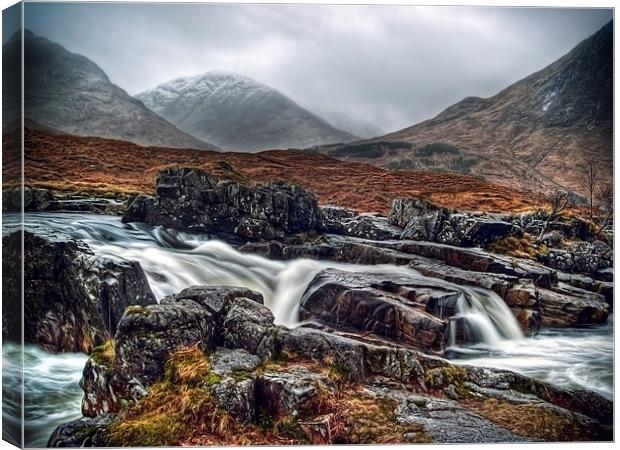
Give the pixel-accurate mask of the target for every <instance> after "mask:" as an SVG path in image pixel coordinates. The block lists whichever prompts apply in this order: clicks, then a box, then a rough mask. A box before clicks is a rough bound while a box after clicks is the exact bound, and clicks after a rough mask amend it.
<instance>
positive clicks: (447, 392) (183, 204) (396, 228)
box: [3, 169, 613, 446]
mask: <svg viewBox="0 0 620 450" xmlns="http://www.w3.org/2000/svg"><path fill="white" fill-rule="evenodd" d="M156 191H157V196H156V197H145V196H140V197H137V198H132V199H129V200H128V202H127V203H126V204H125V205H120V203H119V205H120V206H118V205H117V203H118V202H117V203H114V202H113V203H114V205H115V206H114V207H113V208H112V209H104V210H100V209H98V208H99V207H96V208H95V207H93V208H95V209H97V211H94V210H92V209H88V208H86V210H87V211H89V212H90V213H92V212H99V213H101V212H107V213H110V212H117V213H120V212H124V215H123V217H122V222H124V223H125V224H126V225H123V224H121V223H120V222H119V219H118V218H116V219H115V218H112V217H109V216H100V217H101V218H100V219H97V220H91V219H89V217H94V216H92V215H91V216H89V215H73V214H70V213H66V212H59V211H63V210H64V211H66V210H72V211H75V209H72V208H74V206H69V207H66V208H65V207H63V206H59V205H60V204H59V203H58V201H57V200H55V199H56V196H55V194H53V193H49V194H47V193H42V192H30V194H29V195H30V196H31V198H33V199H34V200H32V201H31V202H30V203H28V205H29V206H28V209H29V210H31V211H34V212H33V213H32V214H27V218H30V219H27V220H26V232H25V235H24V236H25V240H24V247H25V252H26V253H25V255H26V261H29V263H28V264H26V269H27V270H26V274H25V275H26V278H27V280H28V281H30V283H28V284H27V286H28V289H29V291H28V298H32V302H30V304H29V305H27V306H28V307H27V308H26V310H25V314H26V322H27V323H28V324H29V329H28V330H27V333H26V339H27V341H28V342H31V343H33V344H37V345H39V346H41V347H43V348H45V349H47V350H51V351H85V352H87V353H90V355H91V356H90V358H89V360H88V362H87V363H86V366H85V368H84V371H83V376H82V379H81V381H80V386H81V387H82V389H83V392H84V397H83V401H82V413H83V415H84V418H82V419H78V420H76V421H73V422H70V423H67V424H64V425H61V426H59V427H58V428H57V429H56V430H54V432H53V435H52V436H51V438H50V440H49V445H51V446H61V445H62V446H67V445H68V446H78V445H96V446H100V445H177V444H193V445H209V444H247V443H265V444H277V443H299V444H301V443H387V442H509V441H530V440H534V441H538V440H551V441H553V440H610V439H611V437H612V425H611V424H612V413H611V411H612V402H611V401H610V395H608V393H609V392H610V391H607V390H606V389H601V388H600V386H596V387H594V386H593V389H594V390H588V389H586V388H585V387H587V386H581V385H579V383H575V382H573V383H570V382H564V381H558V382H555V381H556V380H558V379H556V378H554V377H544V376H540V374H539V373H535V372H530V373H528V374H529V375H534V378H530V377H529V376H528V375H526V374H524V373H519V368H518V367H515V369H516V371H513V370H507V369H509V368H510V367H511V366H510V364H509V363H508V364H507V366H506V365H505V366H504V367H501V366H498V365H497V364H491V363H488V361H487V362H485V361H484V358H483V357H482V356H484V357H486V355H487V354H490V355H492V350H491V351H490V353H484V354H482V355H481V354H478V356H481V357H480V358H478V359H469V360H466V359H463V356H462V355H463V349H465V350H468V349H469V350H468V351H480V349H486V350H484V351H488V349H493V348H495V349H498V348H508V347H509V346H510V344H511V343H515V342H522V343H523V344H524V345H530V346H532V348H535V346H536V340H535V338H532V337H528V336H532V335H534V336H535V335H536V333H537V332H538V331H539V330H542V332H540V334H542V335H544V334H545V332H546V330H548V329H552V328H549V327H556V328H553V329H558V328H557V327H569V328H567V329H568V330H570V329H572V328H571V327H588V326H603V325H602V324H605V323H606V322H607V320H608V317H609V315H610V313H611V311H612V308H613V269H612V267H613V252H612V250H611V247H610V246H609V244H608V243H607V242H605V236H604V235H601V234H600V233H596V232H595V230H594V229H593V228H592V227H591V226H589V224H588V223H587V222H585V221H582V220H581V219H578V218H574V217H573V218H568V219H563V220H561V221H558V222H554V223H552V224H546V218H545V217H544V214H543V213H538V212H537V213H531V214H521V215H501V216H500V215H488V214H474V213H464V212H459V211H452V210H447V209H445V208H440V207H437V206H435V205H432V204H430V203H428V202H425V201H424V200H420V199H398V200H395V201H394V204H393V208H392V211H391V213H390V214H389V216H388V217H381V216H378V215H373V214H359V213H357V212H355V211H352V210H346V209H342V208H337V207H329V206H319V205H318V204H317V201H316V198H314V196H313V195H312V193H310V192H307V191H304V190H303V189H301V188H299V187H296V186H292V185H286V184H282V183H273V184H268V185H261V186H250V185H241V184H239V183H236V182H234V181H230V180H218V179H216V178H214V177H212V176H211V175H209V174H208V173H205V172H201V171H199V170H196V169H166V170H165V171H163V172H162V173H161V174H160V177H159V178H158V182H157V189H156ZM11 195H15V194H9V195H5V196H4V198H3V200H4V202H3V203H4V204H5V207H6V206H7V205H9V204H10V202H11V198H12V197H11ZM78 203H80V204H88V202H87V201H86V202H79V201H78ZM67 204H68V205H73V204H74V203H67ZM106 204H107V203H106ZM108 207H109V206H106V208H108ZM9 209H10V208H9ZM18 241H19V236H18V235H17V234H15V233H12V232H11V230H10V228H9V229H5V230H4V236H3V244H4V247H5V252H9V253H7V254H10V252H11V251H12V250H11V249H17V248H18V243H19V242H18ZM514 242H518V243H519V244H520V246H521V247H520V248H521V249H523V248H526V249H527V250H528V251H529V254H524V255H523V256H527V258H525V257H518V256H515V255H514V253H511V252H510V251H504V250H505V249H506V248H508V247H509V246H508V245H507V244H509V243H514ZM526 244H527V247H526ZM513 247H514V246H513ZM493 250H495V252H493ZM498 251H503V254H502V253H498ZM506 253H508V254H506ZM7 254H5V256H6V255H7ZM8 260H11V258H9V259H8ZM5 261H7V259H6V258H5ZM240 261H243V264H240V263H239V262H240ZM7 273H11V272H10V271H8V272H7ZM5 277H6V276H5ZM11 280H12V279H11V278H10V276H9V278H8V282H7V283H5V285H4V286H3V290H4V292H3V296H5V298H10V297H11V296H15V295H17V294H18V292H17V289H18V280H12V281H11ZM50 293H52V294H53V295H50ZM3 304H6V302H5V303H3ZM9 305H10V304H9ZM7 312H9V313H10V312H11V311H7ZM3 317H7V314H4V315H3ZM59 330H60V331H59ZM15 332H16V331H15V330H14V329H13V328H12V324H11V323H3V334H4V336H5V337H6V338H9V339H10V338H11V337H13V336H14V335H15ZM608 339H610V340H611V336H609V337H608ZM534 351H535V350H534ZM559 351H560V352H561V349H559ZM455 352H456V353H455ZM459 352H460V353H459ZM457 353H459V355H460V356H459V359H458V360H452V359H451V358H453V357H454V355H456V354H457ZM489 358H492V356H489ZM609 358H611V356H609ZM468 361H469V362H470V363H473V364H477V365H471V364H467V362H468ZM463 363H465V364H463ZM522 372H523V371H522ZM550 381H551V383H550ZM573 381H574V380H573ZM595 391H596V392H595ZM447 430H449V431H447Z"/></svg>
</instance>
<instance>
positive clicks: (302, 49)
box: [5, 3, 612, 131]
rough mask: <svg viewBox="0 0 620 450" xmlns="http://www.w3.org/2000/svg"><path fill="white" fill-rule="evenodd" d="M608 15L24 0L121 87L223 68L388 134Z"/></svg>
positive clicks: (550, 51)
mask: <svg viewBox="0 0 620 450" xmlns="http://www.w3.org/2000/svg"><path fill="white" fill-rule="evenodd" d="M611 18H612V11H611V10H609V9H606V10H605V9H598V10H595V9H561V10H560V9H538V8H537V9H527V8H483V7H407V6H324V5H231V4H220V5H197V4H193V5H192V4H159V5H157V4H110V3H108V4H59V3H56V4H36V3H29V4H26V16H25V23H26V27H27V28H28V29H30V30H31V31H33V32H34V33H36V34H39V35H43V36H45V37H47V38H49V39H51V40H53V41H56V42H58V43H60V44H61V45H63V46H64V47H66V48H67V49H68V50H70V51H72V52H75V53H81V54H83V55H86V56H87V57H89V58H90V59H92V60H93V61H95V62H96V63H97V64H98V65H99V66H101V67H102V68H103V70H105V72H106V73H107V74H108V76H109V77H110V79H111V80H112V81H113V82H114V83H116V84H118V85H119V86H121V87H122V88H124V89H125V90H127V91H128V92H129V93H130V94H136V93H138V92H141V91H143V90H145V89H148V88H151V87H154V86H156V85H157V84H159V83H163V82H165V81H168V80H170V79H172V78H175V77H181V76H187V75H196V74H200V73H203V72H207V71H209V70H228V71H235V72H239V73H243V74H244V75H247V76H249V77H252V78H254V79H256V80H259V81H261V82H263V83H266V84H268V85H271V86H273V87H275V88H277V89H279V90H280V91H282V92H283V93H284V94H286V95H288V96H289V97H290V98H292V99H293V100H295V101H297V102H298V103H300V104H301V105H302V106H304V107H306V108H307V109H309V110H311V111H312V112H315V113H317V114H319V115H322V116H323V117H325V118H326V119H328V120H330V121H332V122H334V123H335V124H336V125H342V123H343V122H346V121H354V122H357V123H368V124H375V125H377V126H379V127H380V128H382V129H383V130H385V131H391V130H396V129H399V128H403V127H405V126H409V125H411V124H413V123H416V122H419V121H421V120H424V119H427V118H430V117H432V116H434V115H435V114H437V113H439V112H440V111H441V110H443V109H444V108H446V107H447V106H449V105H451V104H452V103H454V102H456V101H459V100H461V99H462V98H464V97H466V96H470V95H476V96H482V97H485V96H490V95H493V94H495V93H496V92H498V91H499V90H501V89H502V88H504V87H506V86H508V85H509V84H511V83H513V82H515V81H517V80H519V79H521V78H523V77H524V76H526V75H529V74H530V73H532V72H534V71H536V70H539V69H541V68H543V67H544V66H546V65H547V64H549V63H551V62H552V61H554V60H555V59H557V58H559V57H560V56H562V55H563V54H565V53H566V52H568V51H569V50H570V49H571V48H572V47H574V46H575V45H576V44H577V43H579V42H580V41H581V40H582V39H584V38H586V37H587V36H589V35H590V34H592V33H594V32H595V31H596V30H598V29H599V28H600V27H601V26H603V25H604V24H605V23H606V22H607V21H609V20H610V19H611ZM5 35H6V33H5Z"/></svg>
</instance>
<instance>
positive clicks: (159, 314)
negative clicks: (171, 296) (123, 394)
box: [115, 300, 215, 386]
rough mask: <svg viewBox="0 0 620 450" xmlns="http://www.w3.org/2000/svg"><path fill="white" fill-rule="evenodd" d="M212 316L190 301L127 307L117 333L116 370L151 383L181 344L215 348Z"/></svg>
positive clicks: (123, 374)
mask: <svg viewBox="0 0 620 450" xmlns="http://www.w3.org/2000/svg"><path fill="white" fill-rule="evenodd" d="M214 334H215V328H214V322H213V316H212V315H211V313H209V311H207V310H206V309H205V308H203V307H201V306H200V305H199V304H197V303H195V302H193V301H191V300H182V301H178V302H176V303H174V304H163V305H149V306H134V307H131V308H127V310H126V311H125V314H124V315H123V317H122V319H121V321H120V323H119V325H118V331H117V333H116V336H115V341H116V367H115V369H116V371H117V373H118V374H119V375H120V376H121V377H122V378H123V379H125V380H131V379H136V380H138V381H139V383H140V384H142V385H144V386H148V385H150V384H152V383H154V382H155V381H157V380H159V379H160V378H161V376H162V375H163V373H164V364H165V362H166V360H167V359H168V357H169V355H170V354H171V353H173V352H174V351H175V350H178V349H180V348H182V347H189V346H193V345H199V346H200V347H201V348H203V349H209V348H212V347H213V341H214Z"/></svg>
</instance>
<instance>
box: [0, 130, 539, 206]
mask: <svg viewBox="0 0 620 450" xmlns="http://www.w3.org/2000/svg"><path fill="white" fill-rule="evenodd" d="M8 139H9V140H10V139H11V137H10V136H9V137H8ZM25 139H26V144H27V146H28V152H27V153H26V155H25V156H26V159H25V168H26V171H27V173H28V184H29V185H31V186H38V187H45V188H53V189H58V190H62V191H74V190H79V191H81V192H92V193H98V194H99V195H111V194H126V195H127V194H136V193H147V194H153V193H154V192H153V189H154V186H155V178H156V177H157V175H158V173H159V171H160V170H161V169H162V168H163V167H167V166H178V165H191V166H194V167H202V168H203V169H206V170H209V171H210V172H212V173H214V174H216V175H218V176H221V177H225V178H231V179H236V180H239V181H242V182H244V183H264V182H268V181H272V180H283V181H288V182H292V183H296V184H298V185H300V186H303V187H305V188H307V189H310V190H312V191H313V192H314V193H315V194H316V195H317V196H318V199H319V202H320V203H322V204H331V205H337V206H343V207H349V208H354V209H356V210H358V211H361V212H380V213H383V214H387V212H388V211H389V210H390V205H391V202H392V200H393V199H394V198H398V197H407V196H415V197H424V198H428V199H429V200H431V201H433V202H435V203H437V204H440V205H444V206H447V207H452V208H457V209H462V210H482V211H496V212H505V211H515V210H517V211H518V210H522V209H531V208H532V207H533V205H537V204H540V203H539V202H540V199H539V198H536V197H533V196H530V195H524V194H523V193H521V192H517V191H515V190H513V189H509V188H506V187H503V186H499V185H497V184H494V183H490V182H488V181H485V180H482V179H479V178H475V177H469V176H466V175H460V174H453V173H436V172H428V171H423V172H413V171H407V172H393V171H388V170H385V169H381V168H379V167H374V166H372V165H369V164H360V163H355V162H347V161H339V160H337V159H335V158H331V157H328V156H326V155H321V154H316V153H313V152H309V151H285V150H273V151H265V152H259V153H241V152H216V151H205V150H181V149H169V148H145V147H139V146H137V145H134V144H131V143H129V142H123V141H116V140H110V139H102V138H96V137H79V136H73V135H61V134H53V133H50V132H49V131H47V130H41V129H33V128H30V127H27V128H26V133H25ZM68 154H69V155H71V156H72V158H73V161H74V162H72V163H71V164H67V155H68ZM18 164H19V160H15V161H12V162H10V163H9V164H5V169H6V170H7V171H9V172H11V171H16V170H18V167H19V166H18ZM118 180H123V182H122V183H119V182H118Z"/></svg>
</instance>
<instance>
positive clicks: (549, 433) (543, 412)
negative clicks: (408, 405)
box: [464, 398, 605, 441]
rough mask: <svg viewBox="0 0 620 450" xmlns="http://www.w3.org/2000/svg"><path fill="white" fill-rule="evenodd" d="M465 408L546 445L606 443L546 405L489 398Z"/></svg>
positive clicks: (472, 401)
mask: <svg viewBox="0 0 620 450" xmlns="http://www.w3.org/2000/svg"><path fill="white" fill-rule="evenodd" d="M464 406H466V407H467V408H468V409H471V410H472V411H475V412H476V413H478V414H480V415H481V416H483V417H485V418H486V419H488V420H490V421H491V422H493V423H496V424H498V425H500V426H502V427H504V428H506V429H507V430H509V431H511V432H513V433H515V434H518V435H520V436H528V437H533V438H538V439H542V440H545V441H588V440H598V439H605V437H604V436H602V435H600V434H599V433H600V431H599V430H595V429H594V428H590V427H585V426H583V425H580V424H579V423H578V422H577V421H575V420H574V419H572V418H571V417H570V416H569V415H568V413H566V414H561V413H559V412H555V411H553V410H551V409H549V408H548V407H545V406H544V404H534V403H511V402H508V401H502V400H497V399H494V398H490V399H487V400H483V401H476V400H471V401H468V402H466V403H465V405H464Z"/></svg>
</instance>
